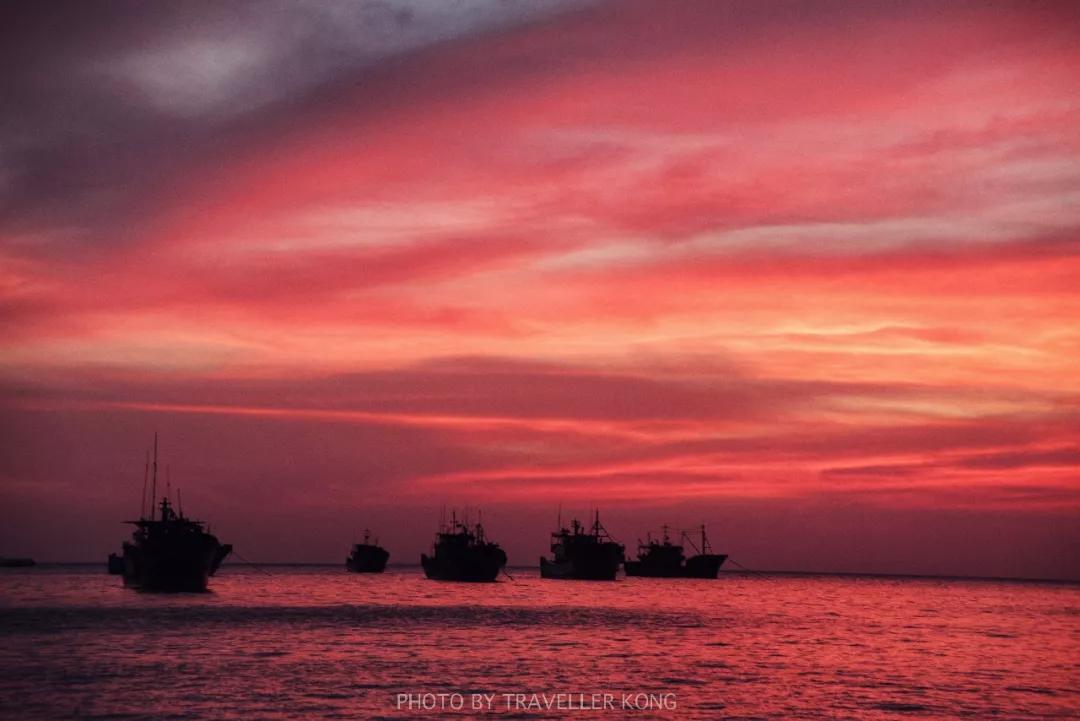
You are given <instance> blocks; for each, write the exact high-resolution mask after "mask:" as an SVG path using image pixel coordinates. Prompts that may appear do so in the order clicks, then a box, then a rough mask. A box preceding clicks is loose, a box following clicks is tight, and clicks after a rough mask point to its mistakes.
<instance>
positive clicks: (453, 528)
mask: <svg viewBox="0 0 1080 721" xmlns="http://www.w3.org/2000/svg"><path fill="white" fill-rule="evenodd" d="M420 565H421V566H422V567H423V569H424V575H426V576H427V577H428V578H431V579H434V580H438V581H468V582H488V583H490V582H493V581H495V579H496V578H498V576H499V572H500V571H502V570H503V568H504V567H505V566H506V552H505V551H503V550H502V548H500V547H499V544H497V543H494V542H493V541H489V540H487V537H486V536H485V535H484V527H483V525H481V524H480V523H477V524H476V525H475V526H472V527H470V526H468V525H466V524H464V523H460V522H459V521H458V520H457V516H456V515H455V516H454V518H453V520H452V521H451V523H450V525H449V526H443V527H441V528H440V529H439V532H438V533H436V534H435V543H434V544H433V545H432V553H431V555H430V556H428V555H427V554H424V553H422V554H420Z"/></svg>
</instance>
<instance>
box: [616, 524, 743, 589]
mask: <svg viewBox="0 0 1080 721" xmlns="http://www.w3.org/2000/svg"><path fill="white" fill-rule="evenodd" d="M682 539H683V541H684V542H686V543H689V544H690V545H691V546H692V547H693V548H694V550H696V551H697V554H695V555H693V556H690V557H689V558H686V556H685V554H684V552H683V546H681V545H677V544H674V543H672V542H671V538H670V537H669V535H668V527H667V526H664V527H663V536H662V539H661V540H659V541H656V540H653V539H652V538H651V537H646V542H645V543H641V542H639V543H638V554H637V560H636V561H626V562H625V563H624V564H623V568H624V569H625V570H626V575H627V576H644V577H648V578H716V577H717V574H718V573H719V572H720V566H722V565H723V563H724V561H725V560H727V555H725V554H721V553H712V549H711V547H710V546H709V539H708V537H707V536H706V535H705V526H704V524H702V526H701V546H700V547H698V546H697V545H696V544H695V543H694V541H693V539H691V538H690V536H689V535H688V534H687V533H686V532H685V531H683V532H682Z"/></svg>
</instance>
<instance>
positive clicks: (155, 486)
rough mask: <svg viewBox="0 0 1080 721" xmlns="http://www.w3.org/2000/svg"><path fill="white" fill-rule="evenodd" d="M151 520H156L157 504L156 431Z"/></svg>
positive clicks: (155, 434) (155, 438)
mask: <svg viewBox="0 0 1080 721" xmlns="http://www.w3.org/2000/svg"><path fill="white" fill-rule="evenodd" d="M150 488H151V490H150V520H151V521H152V520H154V504H155V503H157V431H154V480H153V485H152V486H151V487H150Z"/></svg>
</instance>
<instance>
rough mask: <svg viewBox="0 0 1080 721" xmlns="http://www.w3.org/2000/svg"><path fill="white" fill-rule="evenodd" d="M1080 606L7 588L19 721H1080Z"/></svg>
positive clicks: (656, 583) (479, 588)
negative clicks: (567, 720) (480, 720)
mask: <svg viewBox="0 0 1080 721" xmlns="http://www.w3.org/2000/svg"><path fill="white" fill-rule="evenodd" d="M1078 689H1080V586H1078V585H1076V584H1067V583H1048V582H1022V581H1001V580H966V579H939V578H898V577H874V576H828V575H794V574H749V573H721V577H720V578H719V579H717V580H692V579H673V580H660V579H645V578H628V579H621V580H619V581H616V582H588V581H554V580H542V579H540V577H539V573H538V571H537V569H527V568H522V569H510V574H509V576H508V577H505V578H504V579H503V580H501V581H500V582H498V583H494V584H460V583H447V582H438V581H429V580H427V579H425V578H424V577H423V575H422V573H421V571H420V569H419V568H410V567H400V568H393V567H391V568H389V569H388V570H387V572H386V573H384V574H381V575H362V574H351V573H347V572H345V570H344V569H343V568H341V567H337V566H333V567H331V566H289V567H286V566H272V567H252V566H246V567H245V566H238V565H226V566H225V567H224V568H223V569H222V571H221V572H219V574H218V575H217V576H215V577H214V578H213V579H211V591H210V592H208V593H203V594H151V593H140V592H137V591H133V590H129V589H125V588H124V587H123V585H122V582H121V580H120V578H118V577H116V576H109V575H107V574H106V572H105V569H104V565H103V564H102V565H101V566H75V565H72V566H62V565H56V566H47V565H42V566H37V567H35V568H26V569H3V570H2V571H0V718H4V719H155V720H157V719H224V720H229V719H244V720H249V719H404V718H410V719H411V718H418V719H443V718H447V719H472V718H485V719H561V718H574V719H594V718H595V719H622V718H627V719H746V720H749V719H778V720H784V721H789V720H799V719H856V720H861V721H881V720H884V719H904V720H912V719H980V720H983V719H998V720H1006V719H1008V720H1020V719H1078V718H1080V690H1078Z"/></svg>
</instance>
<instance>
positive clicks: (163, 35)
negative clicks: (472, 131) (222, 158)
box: [0, 0, 573, 254]
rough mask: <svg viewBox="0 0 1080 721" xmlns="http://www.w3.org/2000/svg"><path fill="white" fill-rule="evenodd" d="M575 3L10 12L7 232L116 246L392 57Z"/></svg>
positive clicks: (3, 196) (1, 200)
mask: <svg viewBox="0 0 1080 721" xmlns="http://www.w3.org/2000/svg"><path fill="white" fill-rule="evenodd" d="M572 4H573V3H571V2H570V1H569V0H545V1H544V2H501V1H497V0H455V1H454V2H423V1H421V0H386V1H383V2H337V1H319V2H314V1H311V0H299V1H295V2H266V1H263V2H258V1H242V2H230V3H213V2H204V1H196V2H183V3H140V2H133V1H127V0H115V1H112V2H103V3H93V4H90V3H82V2H59V3H48V4H42V3H34V2H13V3H6V4H4V5H3V7H2V8H0V67H2V68H3V71H0V97H3V98H4V102H3V103H2V108H3V109H2V110H0V224H2V226H0V227H2V228H3V229H4V231H5V233H4V235H5V238H6V242H7V243H14V244H16V245H17V246H18V247H19V248H20V253H29V254H33V252H34V247H35V246H39V245H48V246H51V247H53V248H55V247H56V245H57V244H61V243H62V244H65V245H66V246H67V247H70V250H71V251H72V252H79V251H81V250H86V249H87V247H86V246H87V245H89V246H90V247H93V246H94V245H100V244H103V243H108V244H112V243H117V242H123V241H124V240H125V239H126V236H131V235H134V234H135V233H137V228H138V223H139V219H140V218H141V217H147V216H153V214H154V213H155V211H156V209H157V204H156V203H155V198H156V197H158V196H159V195H160V194H161V193H163V192H165V191H166V190H167V189H168V188H169V187H170V179H171V178H174V177H176V176H177V175H179V174H182V173H183V171H184V170H185V168H187V167H189V166H190V164H193V163H199V162H206V161H207V159H210V158H213V157H214V156H215V155H216V154H218V153H220V152H222V151H223V150H224V149H229V148H236V147H238V146H242V145H243V143H244V142H245V138H246V137H248V136H249V135H250V133H251V131H252V130H254V129H258V128H263V127H266V126H267V125H270V126H273V125H274V124H286V125H287V124H288V123H289V121H290V118H292V117H294V116H295V114H296V113H297V112H303V109H304V108H305V107H307V106H308V105H311V104H315V105H317V104H318V103H319V101H320V96H321V94H325V92H326V91H327V89H328V88H334V87H340V85H341V84H342V83H346V84H349V85H354V84H355V83H357V82H360V81H361V80H362V76H363V73H364V72H365V69H367V68H370V67H371V66H373V65H375V64H377V63H379V62H380V61H383V60H385V59H387V58H391V57H394V56H399V55H402V54H407V53H409V52H414V51H418V50H420V49H422V48H425V47H427V46H430V45H433V44H437V43H443V42H450V41H453V40H455V39H457V38H461V37H466V36H471V35H475V34H478V33H484V32H488V31H493V30H497V29H500V28H505V27H508V26H512V25H515V24H519V23H522V22H526V21H529V20H535V19H537V18H541V17H544V16H547V15H549V14H552V13H555V12H558V11H560V10H562V9H565V8H566V7H569V6H571V5H572Z"/></svg>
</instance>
